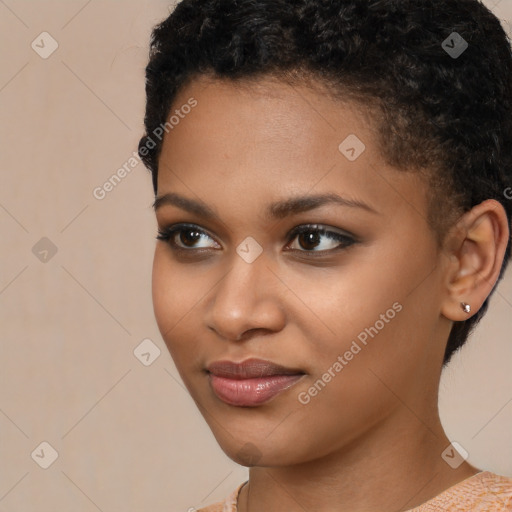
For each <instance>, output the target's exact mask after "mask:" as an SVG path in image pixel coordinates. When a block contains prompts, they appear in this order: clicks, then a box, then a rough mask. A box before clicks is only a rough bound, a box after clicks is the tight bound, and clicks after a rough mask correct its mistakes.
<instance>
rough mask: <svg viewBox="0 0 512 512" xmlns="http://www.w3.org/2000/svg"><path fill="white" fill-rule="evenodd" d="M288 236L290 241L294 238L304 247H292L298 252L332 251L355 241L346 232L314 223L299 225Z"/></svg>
mask: <svg viewBox="0 0 512 512" xmlns="http://www.w3.org/2000/svg"><path fill="white" fill-rule="evenodd" d="M290 237H291V238H290V239H291V240H292V241H293V240H294V239H295V238H296V239H297V242H298V245H299V247H302V248H303V249H305V250H301V249H295V248H292V250H299V251H300V252H320V253H324V252H334V251H338V250H341V249H343V248H345V247H348V246H350V245H352V244H354V243H355V239H354V237H352V236H350V235H348V234H345V233H341V232H337V231H330V230H328V229H325V228H324V227H322V226H318V225H316V224H315V225H304V226H299V227H297V228H295V229H294V230H293V231H292V232H291V233H290Z"/></svg>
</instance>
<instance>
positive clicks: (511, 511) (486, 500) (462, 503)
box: [411, 471, 512, 512]
mask: <svg viewBox="0 0 512 512" xmlns="http://www.w3.org/2000/svg"><path fill="white" fill-rule="evenodd" d="M441 510H443V511H450V512H451V511H453V512H459V511H471V512H488V511H490V510H492V511H493V512H512V477H508V476H502V475H497V474H496V473H492V472H490V471H482V472H480V473H477V474H476V475H473V476H472V477H470V478H467V479H466V480H463V481H462V482H459V483H458V484H456V485H454V486H452V487H450V488H449V489H447V490H446V491H444V492H442V493H441V494H439V495H438V496H436V497H435V498H433V499H432V500H430V501H428V502H427V503H424V504H423V505H420V506H419V507H417V508H414V509H412V511H411V512H413V511H414V512H436V511H441Z"/></svg>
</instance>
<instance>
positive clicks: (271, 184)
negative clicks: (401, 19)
mask: <svg viewBox="0 0 512 512" xmlns="http://www.w3.org/2000/svg"><path fill="white" fill-rule="evenodd" d="M191 99H192V100H195V102H197V104H196V106H195V107H194V108H193V109H191V110H190V112H189V113H187V114H183V112H182V113H181V116H180V121H179V123H178V124H177V125H175V126H174V127H173V129H172V130H170V131H169V133H168V134H166V135H165V138H164V143H163V148H162V152H161V155H160V161H159V177H158V184H159V186H158V192H159V195H160V194H162V193H165V192H168V191H170V190H173V191H178V190H179V191H181V192H183V193H184V194H186V195H188V196H190V195H191V194H192V195H197V196H199V197H200V198H202V199H204V200H205V201H206V202H211V200H213V198H214V197H215V196H216V197H221V198H226V197H227V196H229V197H230V202H231V204H233V205H234V204H236V203H237V202H238V203H239V204H240V207H242V205H243V204H244V203H246V202H247V199H248V195H250V198H251V200H252V201H254V202H260V203H261V202H263V201H266V202H269V201H270V200H271V199H277V198H282V197H284V196H287V197H289V196H290V195H293V194H295V195H299V194H304V193H306V192H315V193H325V192H332V191H336V192H338V193H340V194H341V193H342V194H343V195H344V196H346V197H349V198H352V199H355V200H358V199H359V200H362V201H364V202H367V203H370V204H372V205H374V206H375V207H376V209H379V208H380V209H381V210H384V211H385V210H386V208H389V207H394V208H396V207H397V205H398V203H399V202H400V203H402V202H404V201H405V202H406V203H407V202H408V203H411V202H412V203H414V204H415V208H416V209H417V210H418V211H422V210H421V208H422V207H426V204H422V202H423V201H422V199H423V198H424V195H425V194H424V193H422V192H424V191H423V190H422V188H423V187H424V186H425V185H424V184H423V182H421V181H420V180H419V179H418V176H416V175H415V174H414V173H404V172H403V171H398V170H396V169H393V168H391V167H390V166H388V165H387V164H386V163H385V162H384V159H383V158H382V155H381V154H380V151H379V149H378V147H379V137H380V136H379V134H378V132H377V130H376V127H375V126H374V125H373V124H372V122H371V119H370V116H368V114H367V113H366V112H365V111H364V110H363V109H362V108H361V107H360V105H358V104H355V103H351V102H349V101H346V102H343V101H339V100H338V101H336V100H334V99H332V97H331V96H330V95H328V94H327V91H326V90H325V89H324V88H322V86H321V85H320V84H318V85H315V84H301V85H298V84H293V85H291V84H289V83H286V82H283V81H279V80H277V79H271V78H267V79H260V80H257V81H244V82H238V83H235V82H230V81H225V80H212V79H209V78H206V77H202V78H200V79H196V80H194V81H192V82H191V83H190V84H188V85H187V86H186V87H184V88H183V89H182V90H181V91H180V93H179V94H178V95H177V97H176V98H175V101H174V103H173V107H172V109H171V114H170V115H172V114H173V113H176V111H180V108H181V107H182V106H183V105H185V104H187V103H190V101H191ZM186 110H187V111H188V110H189V109H186ZM418 188H419V190H418ZM418 192H419V194H418ZM209 199H210V201H209ZM221 202H222V201H221ZM260 206H261V205H260ZM410 207H411V204H409V208H410Z"/></svg>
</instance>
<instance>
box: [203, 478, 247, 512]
mask: <svg viewBox="0 0 512 512" xmlns="http://www.w3.org/2000/svg"><path fill="white" fill-rule="evenodd" d="M246 483H247V482H243V483H241V484H240V485H239V486H238V487H237V488H236V489H235V490H234V491H232V492H231V493H230V494H229V496H227V497H226V499H225V500H223V501H218V502H217V503H212V504H211V505H208V506H206V507H203V508H200V509H198V510H197V512H237V501H238V495H239V494H240V490H241V489H242V487H243V486H244V485H245V484H246Z"/></svg>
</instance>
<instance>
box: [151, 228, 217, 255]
mask: <svg viewBox="0 0 512 512" xmlns="http://www.w3.org/2000/svg"><path fill="white" fill-rule="evenodd" d="M156 238H157V240H162V241H164V242H167V243H168V244H169V245H170V246H171V248H173V249H175V250H178V251H179V250H184V251H188V250H192V249H204V248H209V247H212V246H211V245H208V244H207V242H208V239H210V240H213V239H212V237H211V236H210V235H208V233H206V232H205V231H203V230H202V229H199V228H198V227H197V226H194V225H193V224H177V225H175V226H171V227H169V228H164V229H159V230H158V235H157V237H156ZM201 240H202V242H203V245H195V244H197V243H198V242H200V241H201ZM205 244H206V245H205ZM215 244H216V242H215ZM216 245H217V247H220V246H219V245H218V244H216Z"/></svg>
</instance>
